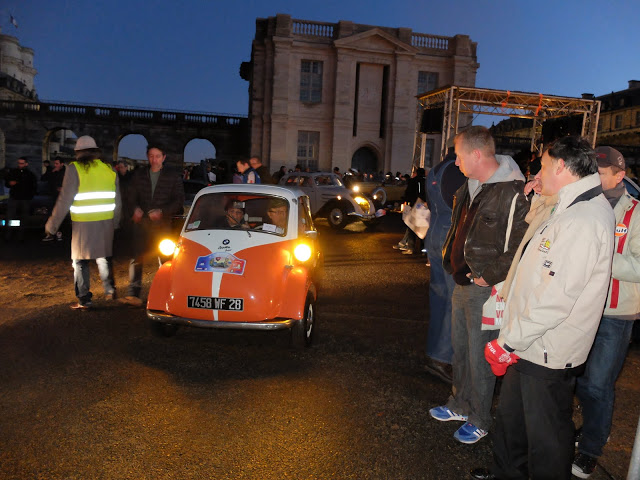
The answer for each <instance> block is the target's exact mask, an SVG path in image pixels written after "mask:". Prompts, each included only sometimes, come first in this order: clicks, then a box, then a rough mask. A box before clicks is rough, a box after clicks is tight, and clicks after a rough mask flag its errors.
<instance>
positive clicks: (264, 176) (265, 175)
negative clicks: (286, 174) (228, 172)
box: [249, 157, 276, 184]
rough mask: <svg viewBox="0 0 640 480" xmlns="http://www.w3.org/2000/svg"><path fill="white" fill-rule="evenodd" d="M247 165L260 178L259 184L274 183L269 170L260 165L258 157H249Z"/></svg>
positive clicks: (260, 161)
mask: <svg viewBox="0 0 640 480" xmlns="http://www.w3.org/2000/svg"><path fill="white" fill-rule="evenodd" d="M249 165H251V168H253V169H254V170H255V171H256V172H257V173H258V175H259V176H260V183H263V184H264V183H266V184H274V183H276V182H275V181H274V180H273V177H272V176H271V172H269V169H268V168H267V167H265V166H264V165H263V164H262V160H260V158H259V157H251V158H250V159H249Z"/></svg>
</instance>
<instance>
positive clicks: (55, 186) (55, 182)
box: [42, 157, 67, 242]
mask: <svg viewBox="0 0 640 480" xmlns="http://www.w3.org/2000/svg"><path fill="white" fill-rule="evenodd" d="M65 170H66V167H65V166H64V160H63V159H62V158H60V157H56V158H55V159H54V160H53V169H52V170H51V171H50V172H49V173H48V174H47V179H46V180H47V185H48V188H49V194H50V195H51V197H53V204H54V205H55V203H56V201H57V200H58V195H60V191H61V190H62V181H63V180H64V172H65ZM43 178H44V176H43ZM66 218H67V217H65V220H66ZM53 239H57V240H58V241H62V231H58V232H57V233H56V235H55V236H54V235H49V234H48V233H47V234H45V237H44V238H43V239H42V241H43V242H50V241H52V240H53Z"/></svg>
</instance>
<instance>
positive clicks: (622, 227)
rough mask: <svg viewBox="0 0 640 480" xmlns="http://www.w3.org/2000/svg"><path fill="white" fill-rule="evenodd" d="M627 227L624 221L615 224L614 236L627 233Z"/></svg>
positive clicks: (622, 235) (621, 235)
mask: <svg viewBox="0 0 640 480" xmlns="http://www.w3.org/2000/svg"><path fill="white" fill-rule="evenodd" d="M627 231H628V228H627V226H626V225H625V224H624V223H619V224H617V225H616V237H624V236H625V235H626V234H627Z"/></svg>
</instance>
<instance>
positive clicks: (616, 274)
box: [572, 147, 640, 478]
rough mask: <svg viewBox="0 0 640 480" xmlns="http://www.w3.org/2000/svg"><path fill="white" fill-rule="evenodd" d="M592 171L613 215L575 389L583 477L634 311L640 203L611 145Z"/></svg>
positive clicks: (604, 424)
mask: <svg viewBox="0 0 640 480" xmlns="http://www.w3.org/2000/svg"><path fill="white" fill-rule="evenodd" d="M596 157H597V159H598V173H599V174H600V180H601V181H602V188H603V189H604V195H605V197H606V198H607V200H609V203H610V204H611V206H612V207H613V212H614V214H615V216H616V230H615V247H614V253H613V265H612V267H611V282H610V285H609V295H608V297H607V302H606V303H605V308H604V315H603V316H602V319H601V320H600V326H599V327H598V333H597V334H596V339H595V341H594V342H593V347H591V353H589V358H588V360H587V365H586V369H585V372H584V375H582V376H581V377H578V380H577V385H576V394H577V396H578V399H579V400H580V404H581V405H582V418H583V424H582V430H581V433H580V435H579V443H578V455H577V456H576V458H575V460H574V461H573V465H572V473H573V474H574V475H575V476H577V477H580V478H589V476H590V475H591V474H592V473H593V471H594V470H595V467H596V463H597V460H598V457H599V456H600V455H602V448H603V447H604V445H605V444H606V443H607V438H608V437H609V433H610V432H611V419H612V417H613V401H614V397H615V383H616V379H617V378H618V374H619V373H620V370H621V369H622V365H623V364H624V359H625V357H626V355H627V349H628V347H629V340H630V339H631V330H632V327H633V321H634V320H636V319H637V318H638V317H639V315H638V313H639V312H640V208H636V206H637V205H638V201H637V200H635V199H634V198H633V197H632V196H631V195H629V194H628V193H627V190H626V188H625V187H624V183H623V182H622V179H623V178H624V173H625V161H624V157H623V156H622V154H621V153H620V152H618V151H617V150H615V149H613V148H611V147H598V148H597V149H596Z"/></svg>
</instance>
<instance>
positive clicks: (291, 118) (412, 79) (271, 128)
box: [241, 14, 479, 173]
mask: <svg viewBox="0 0 640 480" xmlns="http://www.w3.org/2000/svg"><path fill="white" fill-rule="evenodd" d="M478 67H479V65H478V63H477V58H476V43H474V42H472V41H471V40H470V39H469V37H468V36H466V35H456V36H454V37H442V36H437V35H428V34H422V33H415V32H413V31H412V30H410V29H408V28H387V27H376V26H370V25H360V24H356V23H353V22H348V21H340V22H338V23H322V22H312V21H307V20H296V19H292V18H291V17H290V16H289V15H283V14H278V15H276V16H275V17H269V18H266V19H264V18H259V19H257V20H256V34H255V38H254V40H253V45H252V52H251V62H250V64H248V65H247V64H244V65H243V67H242V68H241V75H242V76H243V78H245V79H246V80H249V82H250V86H249V119H250V123H251V154H252V155H257V156H260V157H261V158H262V160H263V163H265V164H266V165H269V166H270V168H271V169H272V170H276V169H277V168H279V167H280V165H285V166H287V167H288V168H293V167H294V165H296V164H298V165H300V166H301V167H302V168H303V169H305V168H309V169H310V170H312V171H314V170H330V169H332V168H333V167H339V168H340V170H341V171H343V172H344V171H346V170H347V169H349V168H356V169H358V170H359V171H364V172H367V173H375V172H382V171H384V172H386V171H393V172H395V171H401V172H406V171H408V170H409V169H410V168H411V164H412V157H413V148H414V139H415V131H416V119H417V101H416V95H418V94H419V93H423V92H425V91H429V90H432V89H435V88H438V87H441V86H444V85H461V86H474V85H475V79H476V71H477V69H478ZM438 142H439V136H438V135H431V136H430V138H428V145H429V144H432V145H438V144H439V143H438ZM435 150H437V149H434V150H433V151H435ZM434 158H437V152H436V154H435V155H434ZM426 164H427V165H430V163H429V162H427V163H426Z"/></svg>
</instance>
